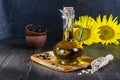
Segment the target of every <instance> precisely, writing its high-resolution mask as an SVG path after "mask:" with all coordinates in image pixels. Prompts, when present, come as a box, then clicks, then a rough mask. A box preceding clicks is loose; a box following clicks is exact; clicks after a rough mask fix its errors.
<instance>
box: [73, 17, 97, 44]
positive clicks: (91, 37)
mask: <svg viewBox="0 0 120 80" xmlns="http://www.w3.org/2000/svg"><path fill="white" fill-rule="evenodd" d="M75 25H79V26H82V27H83V34H82V38H81V44H85V45H92V44H93V43H97V42H99V41H97V40H98V39H97V38H98V34H97V32H98V28H96V27H94V25H95V20H94V19H93V18H92V17H90V16H88V15H85V16H80V17H79V19H78V20H75ZM74 29H75V28H74ZM79 32H80V30H79V29H75V31H74V35H76V36H75V37H74V38H75V39H76V38H77V37H78V36H79V35H78V34H79ZM96 39H97V40H96Z"/></svg>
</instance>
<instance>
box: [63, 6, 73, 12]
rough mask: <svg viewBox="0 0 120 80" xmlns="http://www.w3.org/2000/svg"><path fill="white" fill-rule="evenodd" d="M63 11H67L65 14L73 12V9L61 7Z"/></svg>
mask: <svg viewBox="0 0 120 80" xmlns="http://www.w3.org/2000/svg"><path fill="white" fill-rule="evenodd" d="M63 10H64V11H67V12H73V11H74V7H63Z"/></svg>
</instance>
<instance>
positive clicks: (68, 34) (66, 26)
mask: <svg viewBox="0 0 120 80" xmlns="http://www.w3.org/2000/svg"><path fill="white" fill-rule="evenodd" d="M73 22H74V18H73V17H70V18H67V19H63V40H64V41H73Z"/></svg>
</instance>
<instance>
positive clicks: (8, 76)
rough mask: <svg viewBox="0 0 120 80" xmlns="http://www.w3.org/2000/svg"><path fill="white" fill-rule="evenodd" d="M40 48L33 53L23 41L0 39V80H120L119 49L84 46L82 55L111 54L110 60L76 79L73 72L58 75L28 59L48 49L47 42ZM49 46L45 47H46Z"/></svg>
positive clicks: (118, 47)
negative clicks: (102, 66) (93, 71)
mask: <svg viewBox="0 0 120 80" xmlns="http://www.w3.org/2000/svg"><path fill="white" fill-rule="evenodd" d="M47 44H48V45H46V47H45V48H44V49H40V50H33V49H29V48H28V47H27V46H26V43H25V40H20V39H18V40H4V41H1V42H0V80H120V46H116V45H109V46H102V45H100V44H98V45H92V46H84V53H85V55H88V56H92V57H94V58H96V57H99V56H105V55H107V54H109V53H111V54H113V55H114V60H113V61H111V62H110V63H109V64H108V65H107V66H105V67H104V68H102V69H100V70H99V71H98V72H95V73H94V74H83V75H82V76H80V75H79V76H78V75H77V73H79V72H80V71H81V70H78V71H76V72H69V73H63V72H58V71H55V70H52V69H49V68H46V67H44V66H42V65H39V64H37V63H35V62H33V61H31V60H30V56H31V55H32V54H33V53H37V52H42V51H47V50H50V49H52V46H51V48H50V44H49V43H47ZM48 46H49V47H48Z"/></svg>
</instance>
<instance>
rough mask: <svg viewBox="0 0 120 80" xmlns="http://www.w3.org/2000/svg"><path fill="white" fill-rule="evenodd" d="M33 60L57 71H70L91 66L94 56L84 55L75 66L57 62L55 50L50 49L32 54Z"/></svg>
mask: <svg viewBox="0 0 120 80" xmlns="http://www.w3.org/2000/svg"><path fill="white" fill-rule="evenodd" d="M31 60H32V61H34V62H37V63H39V64H41V65H43V66H46V67H48V68H51V69H54V70H57V71H62V72H70V71H76V70H78V69H84V68H87V67H89V66H90V63H91V61H93V58H92V57H88V56H82V57H81V62H80V64H78V65H75V66H64V65H60V64H58V63H56V57H55V56H54V54H53V51H48V52H43V53H36V54H33V55H31Z"/></svg>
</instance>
